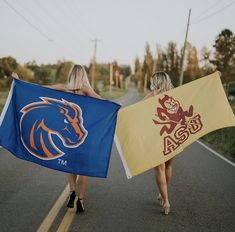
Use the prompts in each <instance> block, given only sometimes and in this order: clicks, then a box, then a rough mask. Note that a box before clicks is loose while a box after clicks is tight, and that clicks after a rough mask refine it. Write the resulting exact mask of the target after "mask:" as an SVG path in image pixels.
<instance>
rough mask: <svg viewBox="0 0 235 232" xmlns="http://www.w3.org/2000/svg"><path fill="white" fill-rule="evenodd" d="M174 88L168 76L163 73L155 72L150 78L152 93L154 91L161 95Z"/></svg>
mask: <svg viewBox="0 0 235 232" xmlns="http://www.w3.org/2000/svg"><path fill="white" fill-rule="evenodd" d="M173 88H174V86H173V85H172V83H171V79H170V77H169V75H168V74H167V73H165V72H163V71H158V72H155V73H154V74H153V75H152V77H151V86H150V89H151V90H152V91H154V90H155V91H156V92H157V94H159V93H163V92H165V91H168V90H170V89H173Z"/></svg>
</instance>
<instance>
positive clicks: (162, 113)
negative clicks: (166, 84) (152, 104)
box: [153, 95, 203, 155]
mask: <svg viewBox="0 0 235 232" xmlns="http://www.w3.org/2000/svg"><path fill="white" fill-rule="evenodd" d="M159 103H160V105H161V107H157V113H156V114H155V116H156V117H157V118H158V119H157V120H155V119H153V122H154V123H155V124H156V125H163V126H162V128H161V130H160V135H161V136H163V135H164V134H167V135H165V136H164V151H163V153H164V154H165V155H168V154H170V153H171V152H172V151H173V150H175V149H176V148H178V147H179V146H180V144H182V143H184V142H185V141H186V140H187V139H188V137H189V135H190V134H195V133H197V132H198V131H200V130H201V129H202V126H203V125H202V122H201V116H200V115H199V114H194V116H193V106H192V105H190V107H189V109H188V110H183V108H182V107H181V106H180V103H179V101H177V100H175V99H174V98H173V97H169V96H168V95H165V96H164V97H163V98H162V99H159Z"/></svg>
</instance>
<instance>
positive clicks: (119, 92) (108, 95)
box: [99, 87, 128, 100]
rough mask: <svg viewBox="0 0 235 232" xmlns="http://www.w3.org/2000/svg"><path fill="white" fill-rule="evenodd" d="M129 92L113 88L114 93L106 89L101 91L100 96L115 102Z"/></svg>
mask: <svg viewBox="0 0 235 232" xmlns="http://www.w3.org/2000/svg"><path fill="white" fill-rule="evenodd" d="M127 91H128V90H127V89H119V88H115V87H113V88H112V91H110V90H109V89H104V90H102V91H100V93H99V94H100V96H101V97H102V98H104V99H108V100H114V99H117V98H120V97H122V96H123V95H125V94H126V93H127Z"/></svg>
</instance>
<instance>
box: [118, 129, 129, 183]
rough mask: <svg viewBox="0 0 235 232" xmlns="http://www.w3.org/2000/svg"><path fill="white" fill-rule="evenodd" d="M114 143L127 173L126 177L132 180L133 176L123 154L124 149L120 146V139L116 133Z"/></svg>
mask: <svg viewBox="0 0 235 232" xmlns="http://www.w3.org/2000/svg"><path fill="white" fill-rule="evenodd" d="M114 141H115V144H116V147H117V150H118V153H119V155H120V158H121V160H122V164H123V166H124V169H125V172H126V177H127V179H131V178H132V175H131V173H130V170H129V168H128V166H127V162H126V160H125V158H124V155H123V152H122V148H121V146H120V143H119V140H118V137H117V134H116V133H115V136H114Z"/></svg>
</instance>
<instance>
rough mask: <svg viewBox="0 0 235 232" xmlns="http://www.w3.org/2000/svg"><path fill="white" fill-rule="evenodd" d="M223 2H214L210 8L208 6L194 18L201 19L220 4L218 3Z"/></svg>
mask: <svg viewBox="0 0 235 232" xmlns="http://www.w3.org/2000/svg"><path fill="white" fill-rule="evenodd" d="M219 2H221V0H219V1H217V2H215V3H214V4H212V5H211V6H209V7H208V8H206V9H205V10H204V11H203V12H201V14H199V15H198V16H197V17H196V18H195V19H194V20H198V19H200V18H201V17H202V16H204V15H205V14H206V13H207V12H208V11H210V10H211V9H213V8H214V7H215V6H216V5H218V3H219Z"/></svg>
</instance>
